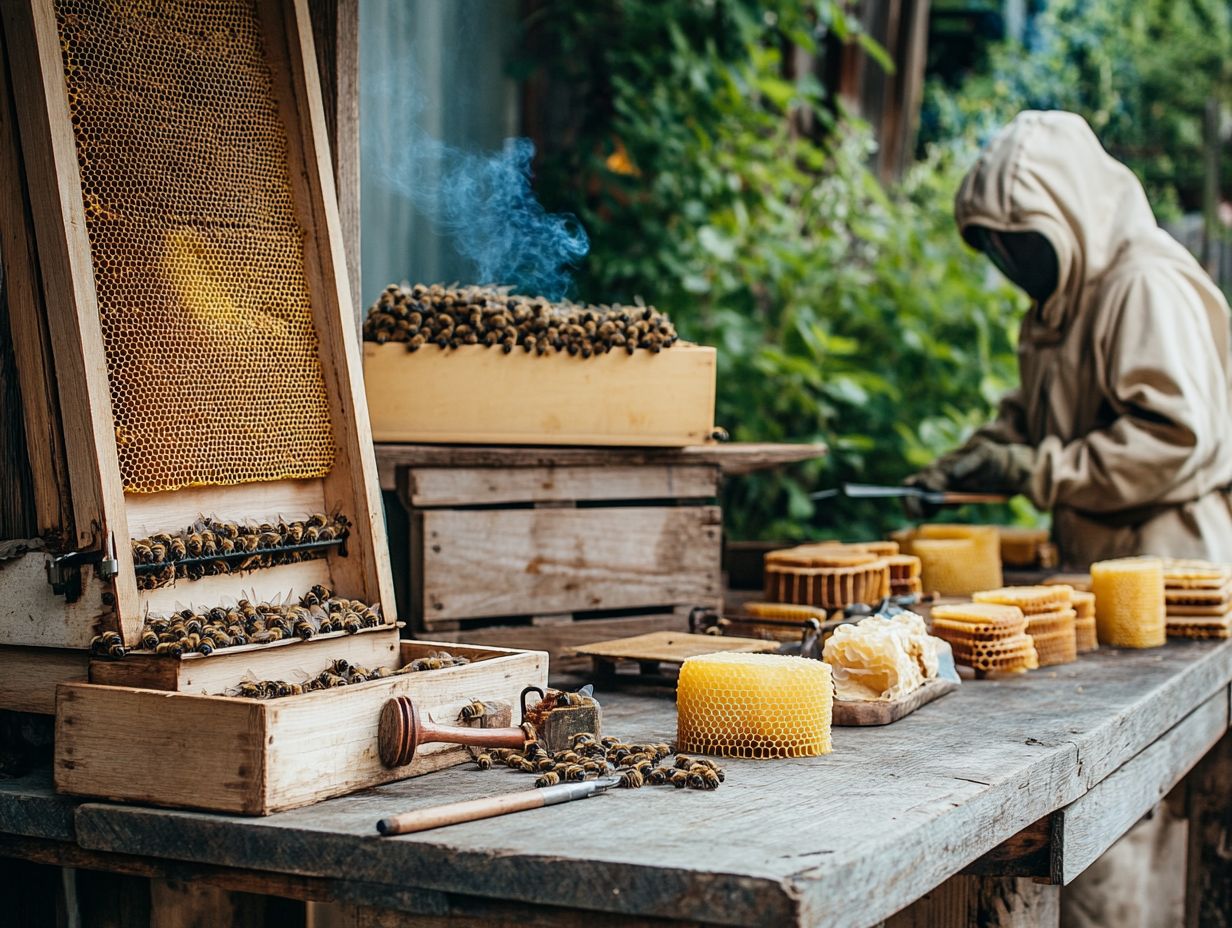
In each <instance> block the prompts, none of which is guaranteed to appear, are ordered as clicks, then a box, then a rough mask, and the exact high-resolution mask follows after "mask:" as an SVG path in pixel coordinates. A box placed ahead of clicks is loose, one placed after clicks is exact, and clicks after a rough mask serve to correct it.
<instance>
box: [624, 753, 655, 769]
mask: <svg viewBox="0 0 1232 928" xmlns="http://www.w3.org/2000/svg"><path fill="white" fill-rule="evenodd" d="M649 760H650V757H649V756H647V755H646V754H626V755H624V756H623V757H621V758H620V759H619V760H617V761H616V765H617V766H618V767H636V766H637V765H638V764H640V763H641V762H642V761H649Z"/></svg>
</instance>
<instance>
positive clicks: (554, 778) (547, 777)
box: [535, 770, 560, 789]
mask: <svg viewBox="0 0 1232 928" xmlns="http://www.w3.org/2000/svg"><path fill="white" fill-rule="evenodd" d="M558 783H560V774H559V773H557V772H556V771H555V770H549V771H548V772H547V773H545V774H543V775H542V776H539V777H537V778H536V779H535V787H536V788H538V789H542V788H543V787H545V786H556V785H557V784H558Z"/></svg>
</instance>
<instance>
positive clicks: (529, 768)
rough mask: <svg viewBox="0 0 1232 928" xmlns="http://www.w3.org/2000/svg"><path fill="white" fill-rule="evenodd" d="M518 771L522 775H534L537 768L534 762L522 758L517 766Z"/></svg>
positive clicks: (527, 758)
mask: <svg viewBox="0 0 1232 928" xmlns="http://www.w3.org/2000/svg"><path fill="white" fill-rule="evenodd" d="M518 769H519V770H521V771H522V772H523V773H535V772H537V771H538V769H539V768H538V767H536V766H535V762H534V761H533V760H531V759H530V758H529V757H523V758H522V761H521V763H519V764H518Z"/></svg>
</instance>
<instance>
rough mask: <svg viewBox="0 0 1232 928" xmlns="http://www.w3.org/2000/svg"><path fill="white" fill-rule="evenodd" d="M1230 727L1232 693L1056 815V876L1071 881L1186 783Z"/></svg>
mask: <svg viewBox="0 0 1232 928" xmlns="http://www.w3.org/2000/svg"><path fill="white" fill-rule="evenodd" d="M1227 730H1228V697H1227V694H1226V693H1225V692H1223V691H1220V692H1217V693H1215V694H1214V695H1213V696H1211V697H1209V698H1208V699H1207V700H1206V702H1204V703H1202V705H1200V706H1199V707H1198V708H1197V709H1195V710H1194V711H1193V712H1192V713H1191V714H1190V715H1189V716H1188V717H1187V718H1186V719H1185V720H1184V721H1183V722H1181V723H1180V724H1178V725H1176V726H1175V727H1174V728H1173V729H1172V730H1171V731H1169V732H1168V733H1167V734H1165V735H1163V736H1162V737H1161V738H1159V740H1157V741H1156V742H1155V743H1154V744H1152V745H1151V746H1150V747H1148V748H1147V749H1146V750H1144V751H1143V752H1142V753H1141V754H1139V755H1138V756H1137V757H1134V758H1133V759H1132V760H1130V761H1129V762H1128V763H1126V764H1125V765H1124V766H1123V767H1121V768H1120V769H1119V770H1117V771H1116V772H1115V773H1113V774H1112V775H1111V776H1109V777H1107V778H1106V779H1104V780H1102V781H1101V782H1099V783H1097V784H1096V785H1095V786H1094V787H1092V788H1091V790H1090V792H1088V793H1086V794H1085V795H1084V796H1081V797H1080V798H1079V799H1077V800H1075V801H1074V802H1072V803H1070V804H1069V805H1068V806H1066V807H1065V808H1064V809H1062V810H1061V811H1060V812H1059V813H1057V815H1056V816H1055V818H1054V824H1053V836H1052V842H1053V854H1052V880H1053V882H1055V883H1060V884H1062V885H1067V884H1069V883H1070V882H1071V881H1072V880H1073V879H1074V878H1075V877H1077V876H1078V875H1079V874H1080V873H1082V871H1084V870H1085V869H1086V868H1087V867H1089V866H1090V865H1091V864H1093V863H1094V862H1095V861H1096V860H1097V859H1098V858H1099V856H1100V855H1101V854H1103V853H1104V851H1106V850H1107V849H1108V848H1110V847H1112V845H1113V844H1115V843H1116V841H1117V839H1119V838H1120V837H1121V836H1122V835H1123V834H1125V832H1127V831H1129V829H1130V828H1131V827H1133V825H1134V823H1135V822H1137V821H1138V820H1139V819H1140V818H1142V816H1144V815H1145V814H1146V813H1147V812H1149V811H1150V810H1151V809H1152V808H1153V807H1154V806H1155V805H1156V804H1157V803H1158V802H1159V801H1160V800H1161V799H1163V797H1164V796H1165V795H1167V794H1168V792H1169V791H1170V790H1171V789H1172V787H1173V786H1175V785H1176V784H1177V783H1178V782H1180V780H1181V777H1183V776H1184V775H1185V774H1186V773H1187V772H1188V771H1189V769H1190V768H1191V767H1193V766H1194V764H1196V763H1197V762H1198V761H1199V760H1201V758H1202V756H1203V755H1204V754H1206V752H1207V751H1208V750H1209V749H1210V748H1211V746H1212V745H1214V744H1215V743H1216V742H1217V741H1218V740H1219V739H1220V738H1221V737H1222V736H1223V734H1224V732H1226V731H1227Z"/></svg>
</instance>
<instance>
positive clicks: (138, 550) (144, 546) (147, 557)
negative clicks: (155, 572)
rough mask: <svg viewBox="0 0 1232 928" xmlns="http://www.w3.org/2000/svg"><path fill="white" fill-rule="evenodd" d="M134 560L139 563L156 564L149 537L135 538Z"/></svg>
mask: <svg viewBox="0 0 1232 928" xmlns="http://www.w3.org/2000/svg"><path fill="white" fill-rule="evenodd" d="M133 560H134V561H135V562H136V563H138V564H154V563H157V562H156V561H155V560H154V552H153V551H151V550H150V545H149V539H145V540H141V539H136V538H134V539H133Z"/></svg>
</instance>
